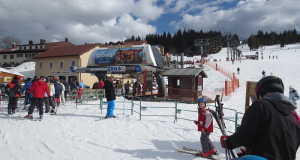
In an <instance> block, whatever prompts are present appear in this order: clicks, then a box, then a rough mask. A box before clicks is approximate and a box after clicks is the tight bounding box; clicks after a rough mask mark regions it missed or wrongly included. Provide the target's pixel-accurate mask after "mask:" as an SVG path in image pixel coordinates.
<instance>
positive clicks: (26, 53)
mask: <svg viewBox="0 0 300 160" xmlns="http://www.w3.org/2000/svg"><path fill="white" fill-rule="evenodd" d="M73 45H74V44H72V43H70V42H69V40H68V38H65V41H63V42H50V43H46V40H44V39H41V41H40V43H36V44H35V43H33V40H29V43H28V44H26V45H15V44H12V48H8V49H3V50H0V66H2V65H3V64H5V63H6V64H11V65H12V66H15V65H16V64H21V63H23V62H28V61H34V59H32V57H34V56H36V55H39V54H41V53H43V52H45V51H47V50H49V49H51V48H53V47H58V46H60V47H61V46H73Z"/></svg>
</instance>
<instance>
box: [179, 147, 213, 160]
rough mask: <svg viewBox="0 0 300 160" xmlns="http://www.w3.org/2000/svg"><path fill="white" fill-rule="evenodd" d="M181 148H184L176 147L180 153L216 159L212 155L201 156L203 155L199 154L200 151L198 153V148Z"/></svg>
mask: <svg viewBox="0 0 300 160" xmlns="http://www.w3.org/2000/svg"><path fill="white" fill-rule="evenodd" d="M183 149H184V150H181V149H177V151H178V152H181V153H186V154H192V155H194V156H197V157H202V158H207V159H212V160H218V159H216V158H214V157H203V156H200V153H199V151H198V150H194V149H189V148H185V147H183ZM185 149H188V150H185ZM200 152H201V151H200Z"/></svg>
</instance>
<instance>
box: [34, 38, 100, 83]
mask: <svg viewBox="0 0 300 160" xmlns="http://www.w3.org/2000/svg"><path fill="white" fill-rule="evenodd" d="M100 47H102V45H101V44H99V43H97V44H85V45H75V46H65V47H55V48H53V49H51V50H49V51H46V52H44V53H42V54H40V55H37V56H35V57H33V59H35V62H36V65H35V75H36V76H38V77H39V76H45V77H50V76H53V77H65V78H66V80H67V81H68V82H69V83H70V82H71V80H72V78H74V77H76V78H77V79H78V82H83V83H84V84H85V85H88V86H90V87H91V88H92V86H93V84H94V83H95V82H96V81H98V78H97V77H96V76H94V75H92V74H90V73H76V72H71V71H70V67H71V66H76V67H86V66H87V62H88V59H89V57H90V55H91V53H92V52H93V50H94V49H96V48H100Z"/></svg>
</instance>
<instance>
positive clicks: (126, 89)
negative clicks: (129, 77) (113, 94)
mask: <svg viewBox="0 0 300 160" xmlns="http://www.w3.org/2000/svg"><path fill="white" fill-rule="evenodd" d="M129 89H130V83H129V81H127V83H125V96H127V95H128V93H129Z"/></svg>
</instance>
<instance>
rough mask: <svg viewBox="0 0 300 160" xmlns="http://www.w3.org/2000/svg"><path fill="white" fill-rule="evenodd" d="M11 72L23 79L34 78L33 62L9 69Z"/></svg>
mask: <svg viewBox="0 0 300 160" xmlns="http://www.w3.org/2000/svg"><path fill="white" fill-rule="evenodd" d="M10 71H11V72H19V73H21V74H23V75H24V79H26V78H32V79H33V77H34V76H35V62H26V63H22V64H20V65H19V66H17V67H13V68H12V69H10Z"/></svg>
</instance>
